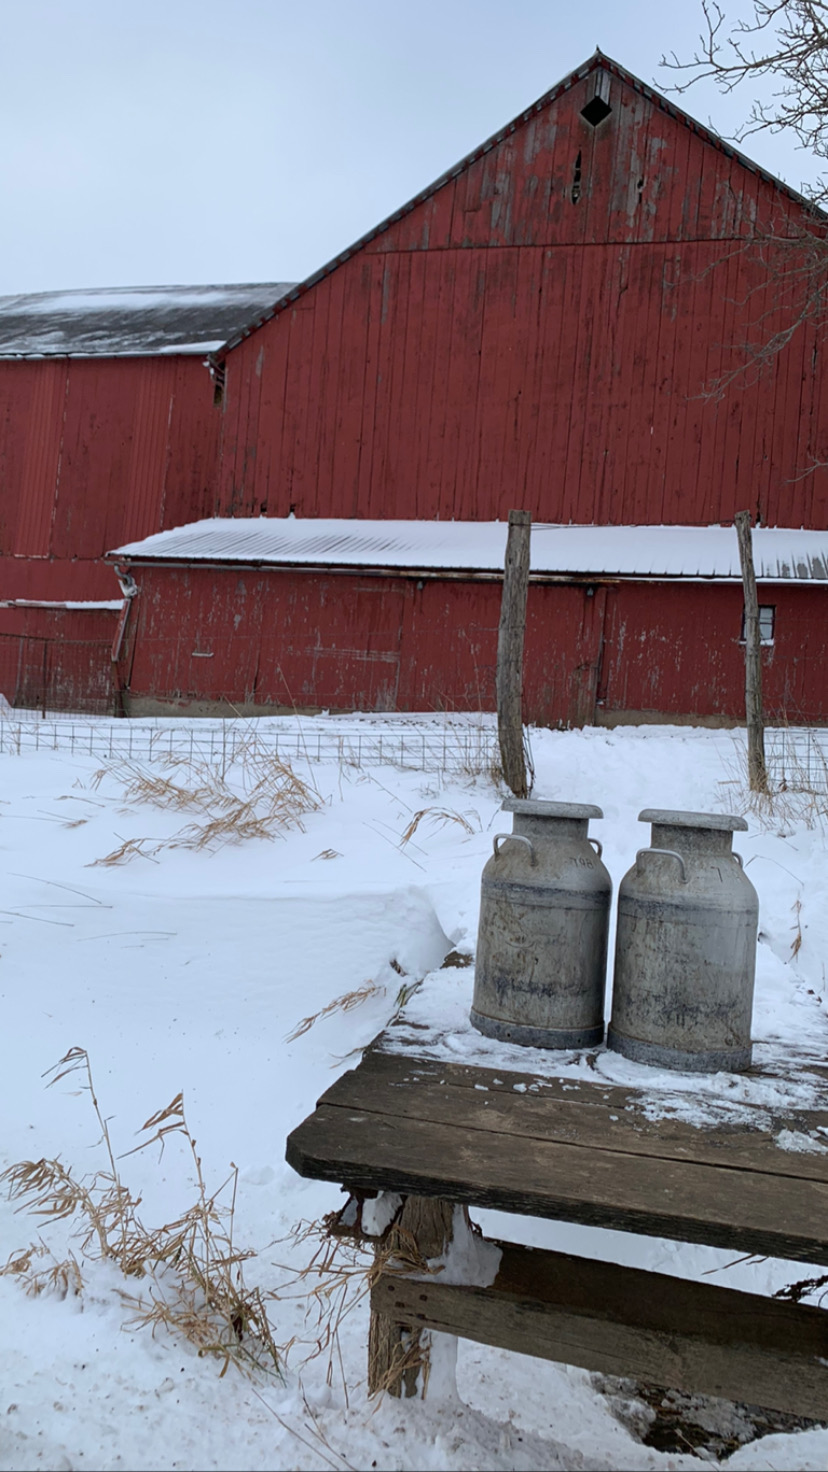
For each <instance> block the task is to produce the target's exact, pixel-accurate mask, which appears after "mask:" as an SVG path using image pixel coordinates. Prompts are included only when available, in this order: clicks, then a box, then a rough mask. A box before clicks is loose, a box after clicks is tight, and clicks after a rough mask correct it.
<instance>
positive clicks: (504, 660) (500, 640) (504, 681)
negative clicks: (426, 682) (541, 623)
mask: <svg viewBox="0 0 828 1472" xmlns="http://www.w3.org/2000/svg"><path fill="white" fill-rule="evenodd" d="M531 534H532V518H531V516H530V515H529V512H528V511H510V512H509V533H508V536H507V539H506V559H505V562H504V566H503V598H502V601H501V604H500V626H499V628H498V634H497V675H496V685H497V735H498V741H499V743H500V765H501V768H502V770H503V780H504V781H505V783H506V785H507V787H510V788H511V789H512V792H513V793H514V794H515V797H528V795H529V782H528V780H527V775H526V755H525V752H524V749H523V704H522V695H523V641H524V636H525V633H526V599H527V595H528V591H529V544H530V538H531Z"/></svg>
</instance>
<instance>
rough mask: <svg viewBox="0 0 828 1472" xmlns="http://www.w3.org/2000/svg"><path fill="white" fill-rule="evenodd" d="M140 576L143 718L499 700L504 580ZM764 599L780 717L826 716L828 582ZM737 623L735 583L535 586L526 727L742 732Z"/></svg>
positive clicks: (129, 678) (138, 652) (135, 705)
mask: <svg viewBox="0 0 828 1472" xmlns="http://www.w3.org/2000/svg"><path fill="white" fill-rule="evenodd" d="M136 576H137V578H138V581H139V584H140V587H141V593H140V596H139V598H138V599H137V601H136V604H135V608H134V621H133V624H132V629H131V635H130V639H129V643H128V648H127V650H126V651H125V656H124V660H123V662H122V667H121V672H120V673H121V679H122V682H123V683H124V684H125V685H128V687H129V690H128V706H129V705H130V704H131V708H132V709H134V710H137V711H141V710H146V709H150V708H159V709H160V708H163V707H165V706H170V707H179V708H183V709H185V710H186V709H187V708H190V709H192V710H205V709H213V710H217V711H222V710H224V711H227V710H229V709H230V708H231V707H232V708H234V709H236V710H246V711H247V712H248V713H255V712H256V711H264V710H267V709H277V710H293V709H297V708H298V709H329V710H334V711H337V710H338V711H349V710H361V711H392V710H446V711H451V710H460V711H469V710H493V709H494V707H495V682H494V675H495V660H496V653H497V627H498V619H499V613H500V587H499V585H498V584H497V583H495V582H491V583H490V582H473V581H472V582H463V581H456V582H454V581H452V582H446V581H440V580H439V579H438V580H433V581H431V580H429V581H424V582H421V583H420V582H417V581H416V580H415V579H412V578H401V577H365V576H363V575H360V574H358V573H355V574H346V575H336V574H333V573H329V574H325V573H320V574H313V575H307V574H304V573H301V572H262V571H257V570H249V569H244V568H240V569H237V570H232V571H230V570H222V569H213V568H206V567H190V568H179V569H173V568H164V567H155V568H152V567H144V568H139V569H137V570H136ZM760 602H762V603H773V604H774V605H775V607H776V639H775V643H774V645H773V646H772V647H770V648H767V649H765V650H763V665H764V693H765V702H766V709H767V713H768V719H769V720H771V721H773V720H782V719H786V720H790V721H791V722H793V723H796V722H800V721H801V722H816V723H822V724H826V723H828V690H826V686H825V681H824V679H823V677H822V670H823V668H824V665H825V661H826V659H828V588H821V587H807V588H803V587H787V586H779V585H776V586H774V587H770V586H762V587H761V588H760ZM741 619H742V594H741V588H740V587H739V586H738V585H736V584H703V583H687V584H677V583H634V582H629V583H621V582H619V583H613V584H606V585H603V586H602V585H597V586H594V587H593V588H592V590H591V591H590V589H589V588H588V587H586V586H585V585H583V584H532V585H531V586H530V590H529V600H528V611H527V629H526V653H525V674H524V714H525V718H526V720H528V721H533V722H536V723H538V724H544V725H552V726H556V725H563V726H579V725H586V724H591V723H593V722H598V723H608V724H613V723H615V722H617V721H623V720H641V719H644V720H657V719H659V718H662V719H667V720H699V719H703V720H716V719H721V720H724V721H726V722H727V721H734V722H736V721H739V720H741V719H742V718H743V716H744V655H743V650H742V646H741V644H740V643H739V636H740V632H741ZM230 631H232V636H229V633H230ZM806 650H807V656H806V653H805V651H806Z"/></svg>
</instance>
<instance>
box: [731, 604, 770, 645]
mask: <svg viewBox="0 0 828 1472" xmlns="http://www.w3.org/2000/svg"><path fill="white" fill-rule="evenodd" d="M775 628H776V604H775V603H760V604H759V643H760V644H772V643H773V636H774V631H775ZM744 642H745V615H744V611H743V612H742V632H741V634H740V635H739V643H740V644H744Z"/></svg>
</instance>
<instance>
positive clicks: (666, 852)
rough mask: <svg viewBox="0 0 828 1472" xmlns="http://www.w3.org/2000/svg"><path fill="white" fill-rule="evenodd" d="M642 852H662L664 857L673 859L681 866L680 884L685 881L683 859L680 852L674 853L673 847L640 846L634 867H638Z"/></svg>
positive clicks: (685, 871) (685, 873)
mask: <svg viewBox="0 0 828 1472" xmlns="http://www.w3.org/2000/svg"><path fill="white" fill-rule="evenodd" d="M644 854H664V856H665V858H668V859H675V860H676V862H677V863H678V864H679V865H680V867H681V882H682V884H686V883H687V870H686V869H685V867H684V859H683V858H682V857H681V854H677V853H676V851H675V849H674V848H640V849H639V850H638V853H637V854H636V856H635V867H636V869H637V868H638V861H639V859H641V858H642V857H643V855H644Z"/></svg>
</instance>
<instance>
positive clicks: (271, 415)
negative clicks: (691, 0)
mask: <svg viewBox="0 0 828 1472" xmlns="http://www.w3.org/2000/svg"><path fill="white" fill-rule="evenodd" d="M589 86H590V79H589V78H586V79H585V80H582V81H579V82H576V83H575V84H574V85H573V86H572V87H570V88H569V90H568V91H566V92H565V93H564V94H563V95H562V96H560V97H558V98H557V99H556V100H553V101H552V102H550V103H549V104H548V105H546V106H545V107H544V108H543V109H542V110H541V111H540V112H537V113H535V114H534V115H533V116H532V117H531V118H530V119H529V120H528V121H526V122H524V123H522V124H521V125H519V126H517V127H516V128H515V130H514V131H513V132H512V133H510V134H508V135H507V136H506V137H505V138H504V139H503V140H502V141H501V142H500V143H498V144H497V145H496V146H494V147H493V148H491V149H490V150H489V151H488V152H487V153H485V154H483V155H482V156H481V157H479V158H478V159H477V160H476V161H475V162H473V163H472V164H470V165H469V166H467V167H466V168H465V169H463V170H462V171H461V172H460V173H459V174H457V175H456V176H455V177H454V178H451V179H449V180H448V181H447V182H446V183H445V184H443V185H442V186H441V187H440V188H439V189H438V190H437V191H436V192H435V193H433V194H432V195H431V196H430V197H429V198H427V199H425V200H423V201H422V202H421V203H420V204H418V205H417V206H415V207H414V208H413V209H412V210H411V211H410V212H409V213H408V214H406V215H405V216H404V217H403V218H401V219H399V220H397V221H396V222H395V223H393V224H392V225H391V226H389V227H388V228H387V229H385V230H383V231H381V232H380V233H379V234H377V235H376V236H375V237H374V238H373V239H370V240H368V241H367V243H365V244H364V245H363V246H361V247H360V248H358V249H357V250H356V251H355V252H354V253H353V255H352V256H351V257H350V258H349V259H347V260H345V261H344V263H342V264H340V265H339V266H337V267H336V269H335V270H333V271H332V272H331V273H330V274H329V275H327V276H326V277H323V278H322V279H320V280H319V281H318V282H317V283H316V284H315V285H313V286H311V287H310V288H309V289H308V290H307V291H305V292H304V293H303V294H301V295H300V296H299V297H298V298H297V299H296V301H295V302H293V303H292V304H291V305H289V306H287V307H286V308H285V309H283V310H282V311H280V312H279V313H278V314H277V315H276V316H275V317H273V318H272V319H271V320H270V321H269V322H267V323H265V325H264V326H263V327H261V328H259V329H258V330H257V331H255V332H254V333H253V334H252V335H251V336H250V337H249V338H247V339H246V340H245V341H243V342H242V343H241V344H240V345H239V346H238V347H236V348H234V349H233V350H232V351H231V352H230V353H229V355H228V358H227V390H226V399H225V405H224V410H223V414H222V445H221V464H220V483H219V494H218V496H217V498H216V500H215V508H214V509H215V510H216V512H220V513H225V514H226V513H232V514H240V515H257V514H259V513H260V512H263V513H265V514H268V515H273V516H284V515H287V514H288V512H289V511H290V509H291V508H293V509H294V510H295V512H296V514H297V515H299V516H308V517H310V516H363V517H425V518H432V517H440V518H445V519H448V518H452V517H454V518H470V519H481V520H483V519H490V518H493V517H505V516H506V515H507V513H508V510H509V508H510V507H512V506H515V505H520V506H524V507H526V508H527V509H528V510H529V511H531V513H532V515H533V517H535V518H536V519H540V520H546V521H563V522H567V521H570V520H571V521H575V522H606V523H609V524H620V523H625V522H627V523H657V522H661V521H667V522H687V523H696V524H705V523H708V522H718V521H729V520H730V519H731V518H732V516H733V515H734V513H735V512H736V511H737V510H739V509H742V508H744V507H748V508H750V510H751V511H753V512H754V514H756V515H760V516H761V517H762V519H763V520H764V521H765V522H767V523H770V524H788V525H797V526H798V525H800V524H804V525H806V526H815V527H822V526H826V525H828V520H827V518H828V470H826V468H825V462H827V461H828V414H826V408H828V399H826V392H827V391H828V385H826V378H825V369H824V362H823V359H824V356H825V355H824V350H823V347H822V345H821V344H820V343H819V342H818V338H817V335H816V332H815V330H814V328H813V326H805V327H803V328H802V330H800V331H799V332H797V333H796V334H795V336H794V338H793V340H792V341H791V343H790V345H789V346H788V347H787V348H786V349H785V350H784V351H783V352H782V353H780V354H779V356H778V358H777V359H776V360H775V361H774V362H773V363H772V365H771V366H770V368H769V369H768V370H767V372H765V373H764V374H761V375H758V376H757V375H756V374H755V373H749V374H748V378H747V380H739V381H738V382H737V383H736V384H734V385H733V386H731V387H730V388H729V389H728V390H727V391H726V393H725V395H724V397H722V398H721V399H711V398H709V397H705V389H706V388H707V387H708V386H709V385H710V384H711V382H712V381H713V380H714V379H716V378H719V377H721V376H722V375H723V374H726V373H727V372H728V371H729V370H731V369H733V368H734V367H737V366H738V365H739V364H740V363H744V361H745V352H744V345H745V344H746V343H748V342H751V341H757V340H758V339H760V338H761V337H762V336H763V335H766V334H769V333H770V332H772V331H774V330H776V329H778V328H779V327H782V326H784V325H785V323H786V322H788V321H789V320H790V317H791V314H792V313H795V311H796V308H797V304H796V301H795V300H792V299H790V298H789V297H788V298H786V294H785V292H784V291H782V290H781V289H780V287H779V283H778V281H777V280H776V273H777V272H778V271H780V270H784V268H785V264H786V263H787V262H788V261H789V258H790V254H791V252H790V248H788V247H779V248H778V249H777V250H776V251H775V252H774V251H772V250H770V249H769V248H767V247H765V248H763V249H760V248H759V247H757V246H756V244H755V243H754V244H751V243H750V237H751V235H752V234H753V233H754V232H756V231H759V232H762V231H766V230H772V231H774V232H775V233H776V234H780V233H782V234H784V233H785V232H790V229H791V221H794V222H795V221H796V219H797V217H798V210H799V207H798V206H797V205H796V204H795V203H794V202H793V201H792V200H791V199H790V197H789V196H788V195H787V194H786V193H785V192H784V191H782V190H780V189H778V188H776V187H775V186H774V185H773V184H772V183H770V182H769V181H768V180H767V179H765V178H763V177H762V176H760V175H759V174H758V173H757V172H755V171H753V170H752V169H751V168H749V167H747V166H746V165H745V164H744V163H742V162H741V161H740V160H739V159H737V158H734V157H733V156H731V155H730V154H729V153H728V152H727V151H726V150H724V149H721V148H719V147H717V146H716V145H715V144H714V143H713V142H711V141H709V140H708V139H706V138H705V137H704V136H703V135H702V134H700V133H698V132H696V131H694V130H693V128H692V127H691V126H688V125H687V124H685V123H684V122H682V121H681V120H680V119H678V118H676V117H674V116H673V115H671V114H670V113H669V112H668V111H665V110H664V109H663V108H661V107H659V106H658V105H657V104H656V103H655V102H654V101H652V100H651V99H649V98H648V97H646V96H644V95H643V94H642V93H641V92H640V91H637V90H635V89H634V88H633V87H632V86H629V85H627V84H626V83H625V82H624V81H623V80H622V79H621V78H620V77H618V76H613V78H612V82H611V88H612V90H611V103H612V107H613V111H612V114H611V116H610V117H609V118H608V119H607V120H606V121H605V122H604V123H602V124H601V125H600V126H599V127H598V128H592V127H590V125H589V124H588V123H586V122H585V121H584V119H583V118H582V117H581V115H580V110H581V108H582V106H583V105H584V102H585V101H586V99H587V96H588V95H589V92H588V89H589ZM579 160H580V162H578V161H579ZM576 172H577V173H578V174H579V177H578V178H577V179H576ZM820 461H821V462H823V463H822V464H821V465H819V466H818V468H817V469H814V466H815V464H818V462H820Z"/></svg>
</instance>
